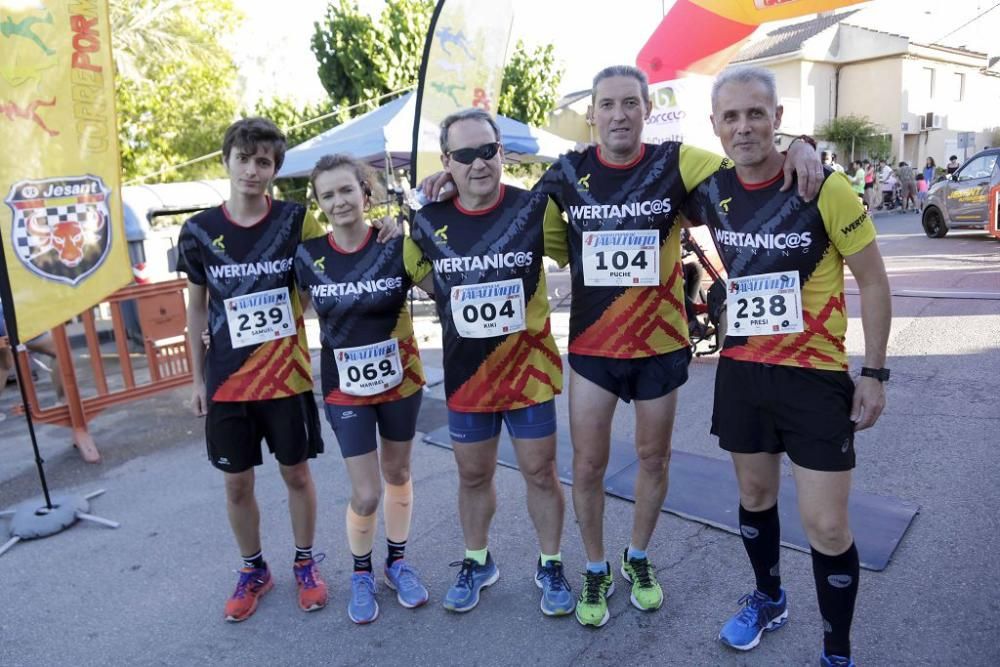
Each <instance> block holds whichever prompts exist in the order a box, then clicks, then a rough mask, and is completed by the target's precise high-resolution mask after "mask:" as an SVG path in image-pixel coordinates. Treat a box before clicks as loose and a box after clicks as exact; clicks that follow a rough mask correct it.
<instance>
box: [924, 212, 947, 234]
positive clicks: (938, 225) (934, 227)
mask: <svg viewBox="0 0 1000 667" xmlns="http://www.w3.org/2000/svg"><path fill="white" fill-rule="evenodd" d="M923 225H924V233H925V234H927V236H928V237H930V238H932V239H940V238H944V235H945V234H947V233H948V224H947V223H946V222H945V221H944V216H943V215H942V214H941V211H939V210H938V209H937V208H935V207H933V206H931V207H930V208H927V209H926V210H924V217H923Z"/></svg>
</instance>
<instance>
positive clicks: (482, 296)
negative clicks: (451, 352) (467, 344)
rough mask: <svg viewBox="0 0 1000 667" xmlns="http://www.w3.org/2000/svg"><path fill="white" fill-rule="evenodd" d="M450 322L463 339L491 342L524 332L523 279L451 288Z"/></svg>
mask: <svg viewBox="0 0 1000 667" xmlns="http://www.w3.org/2000/svg"><path fill="white" fill-rule="evenodd" d="M451 318H452V321H454V322H455V329H456V330H457V331H458V335H459V336H461V337H462V338H492V337H494V336H505V335H507V334H512V333H516V332H518V331H524V282H523V281H522V280H521V279H520V278H514V279H513V280H498V281H496V282H492V283H481V284H479V285H456V286H455V287H452V288H451Z"/></svg>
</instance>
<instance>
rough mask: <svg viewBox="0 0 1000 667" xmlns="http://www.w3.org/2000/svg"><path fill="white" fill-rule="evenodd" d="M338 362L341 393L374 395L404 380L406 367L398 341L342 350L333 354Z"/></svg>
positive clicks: (391, 339)
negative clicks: (402, 360) (400, 353)
mask: <svg viewBox="0 0 1000 667" xmlns="http://www.w3.org/2000/svg"><path fill="white" fill-rule="evenodd" d="M333 358H334V359H336V360H337V375H338V376H339V377H340V391H342V392H344V393H345V394H350V395H351V396H374V395H375V394H381V393H382V392H383V391H389V390H390V389H392V388H393V387H395V386H397V385H399V383H401V382H402V381H403V364H402V363H401V362H400V359H399V341H398V340H396V339H395V338H390V339H389V340H385V341H382V342H381V343H372V344H371V345H359V346H358V347H342V348H338V349H336V350H334V351H333Z"/></svg>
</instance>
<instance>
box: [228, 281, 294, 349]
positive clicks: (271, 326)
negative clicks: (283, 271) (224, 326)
mask: <svg viewBox="0 0 1000 667" xmlns="http://www.w3.org/2000/svg"><path fill="white" fill-rule="evenodd" d="M223 303H224V304H225V309H226V322H227V323H228V324H229V339H230V341H232V345H233V347H234V348H237V347H246V346H248V345H260V344H261V343H266V342H267V341H269V340H275V339H276V338H285V337H286V336H291V335H293V334H294V333H295V319H294V318H293V317H292V305H291V302H290V301H289V298H288V288H287V287H279V288H278V289H272V290H266V291H264V292H254V293H252V294H246V295H244V296H234V297H232V298H231V299H226V300H225V301H224V302H223Z"/></svg>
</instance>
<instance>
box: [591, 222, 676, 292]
mask: <svg viewBox="0 0 1000 667" xmlns="http://www.w3.org/2000/svg"><path fill="white" fill-rule="evenodd" d="M583 284H584V285H587V286H588V287H655V286H656V285H659V284H660V232H659V230H656V229H646V230H623V231H613V232H584V233H583Z"/></svg>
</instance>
